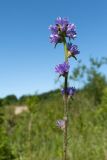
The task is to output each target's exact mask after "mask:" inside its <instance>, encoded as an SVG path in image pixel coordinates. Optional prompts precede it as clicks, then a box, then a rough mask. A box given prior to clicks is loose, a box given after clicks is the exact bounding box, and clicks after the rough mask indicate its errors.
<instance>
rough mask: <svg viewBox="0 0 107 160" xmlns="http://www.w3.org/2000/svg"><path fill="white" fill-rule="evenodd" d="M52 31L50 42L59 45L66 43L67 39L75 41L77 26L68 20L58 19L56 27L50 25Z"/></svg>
mask: <svg viewBox="0 0 107 160" xmlns="http://www.w3.org/2000/svg"><path fill="white" fill-rule="evenodd" d="M49 29H50V31H51V35H50V42H51V43H54V44H55V45H56V44H57V43H62V42H64V39H65V37H68V38H69V39H74V38H75V37H76V34H77V33H76V26H75V25H74V24H73V23H69V21H68V19H67V18H61V17H58V18H57V19H56V21H55V25H50V26H49Z"/></svg>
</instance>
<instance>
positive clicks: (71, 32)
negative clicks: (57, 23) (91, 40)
mask: <svg viewBox="0 0 107 160" xmlns="http://www.w3.org/2000/svg"><path fill="white" fill-rule="evenodd" d="M76 35H77V33H76V26H75V25H74V24H68V26H67V30H66V37H68V38H72V39H74V38H75V37H76Z"/></svg>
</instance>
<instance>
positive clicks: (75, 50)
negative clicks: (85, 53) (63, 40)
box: [67, 43, 80, 59]
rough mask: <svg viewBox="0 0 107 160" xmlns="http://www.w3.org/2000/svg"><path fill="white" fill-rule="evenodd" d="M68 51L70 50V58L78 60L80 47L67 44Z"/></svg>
mask: <svg viewBox="0 0 107 160" xmlns="http://www.w3.org/2000/svg"><path fill="white" fill-rule="evenodd" d="M67 49H68V58H70V57H74V58H75V59H77V58H76V55H77V54H79V53H80V51H79V50H78V46H77V45H73V44H72V43H67Z"/></svg>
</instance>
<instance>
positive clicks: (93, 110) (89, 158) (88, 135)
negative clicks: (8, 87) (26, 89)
mask: <svg viewBox="0 0 107 160" xmlns="http://www.w3.org/2000/svg"><path fill="white" fill-rule="evenodd" d="M106 64H107V58H101V59H100V60H99V59H93V58H90V65H89V66H87V65H84V64H82V62H81V61H80V62H79V63H78V66H77V67H76V68H74V70H73V72H72V75H70V76H69V79H70V81H78V83H83V85H82V87H81V88H80V89H78V90H77V93H76V95H75V96H74V98H73V100H70V105H69V133H68V156H69V157H68V160H107V79H106V77H105V76H104V75H103V74H102V73H101V71H100V68H101V67H102V66H103V65H106ZM46 85H48V84H46ZM62 118H63V99H62V96H61V93H60V90H55V91H50V92H47V93H43V94H41V95H37V94H35V95H24V96H22V97H20V98H19V99H18V98H17V97H16V96H15V95H9V96H7V97H5V98H3V99H2V98H1V99H0V160H42V159H43V160H61V159H62V144H63V133H62V131H61V130H60V129H58V128H57V127H56V120H58V119H62Z"/></svg>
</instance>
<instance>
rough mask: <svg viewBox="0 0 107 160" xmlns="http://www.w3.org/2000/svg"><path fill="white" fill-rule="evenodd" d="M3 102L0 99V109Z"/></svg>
mask: <svg viewBox="0 0 107 160" xmlns="http://www.w3.org/2000/svg"><path fill="white" fill-rule="evenodd" d="M2 103H3V100H2V99H1V98H0V107H2V105H3V104H2Z"/></svg>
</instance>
